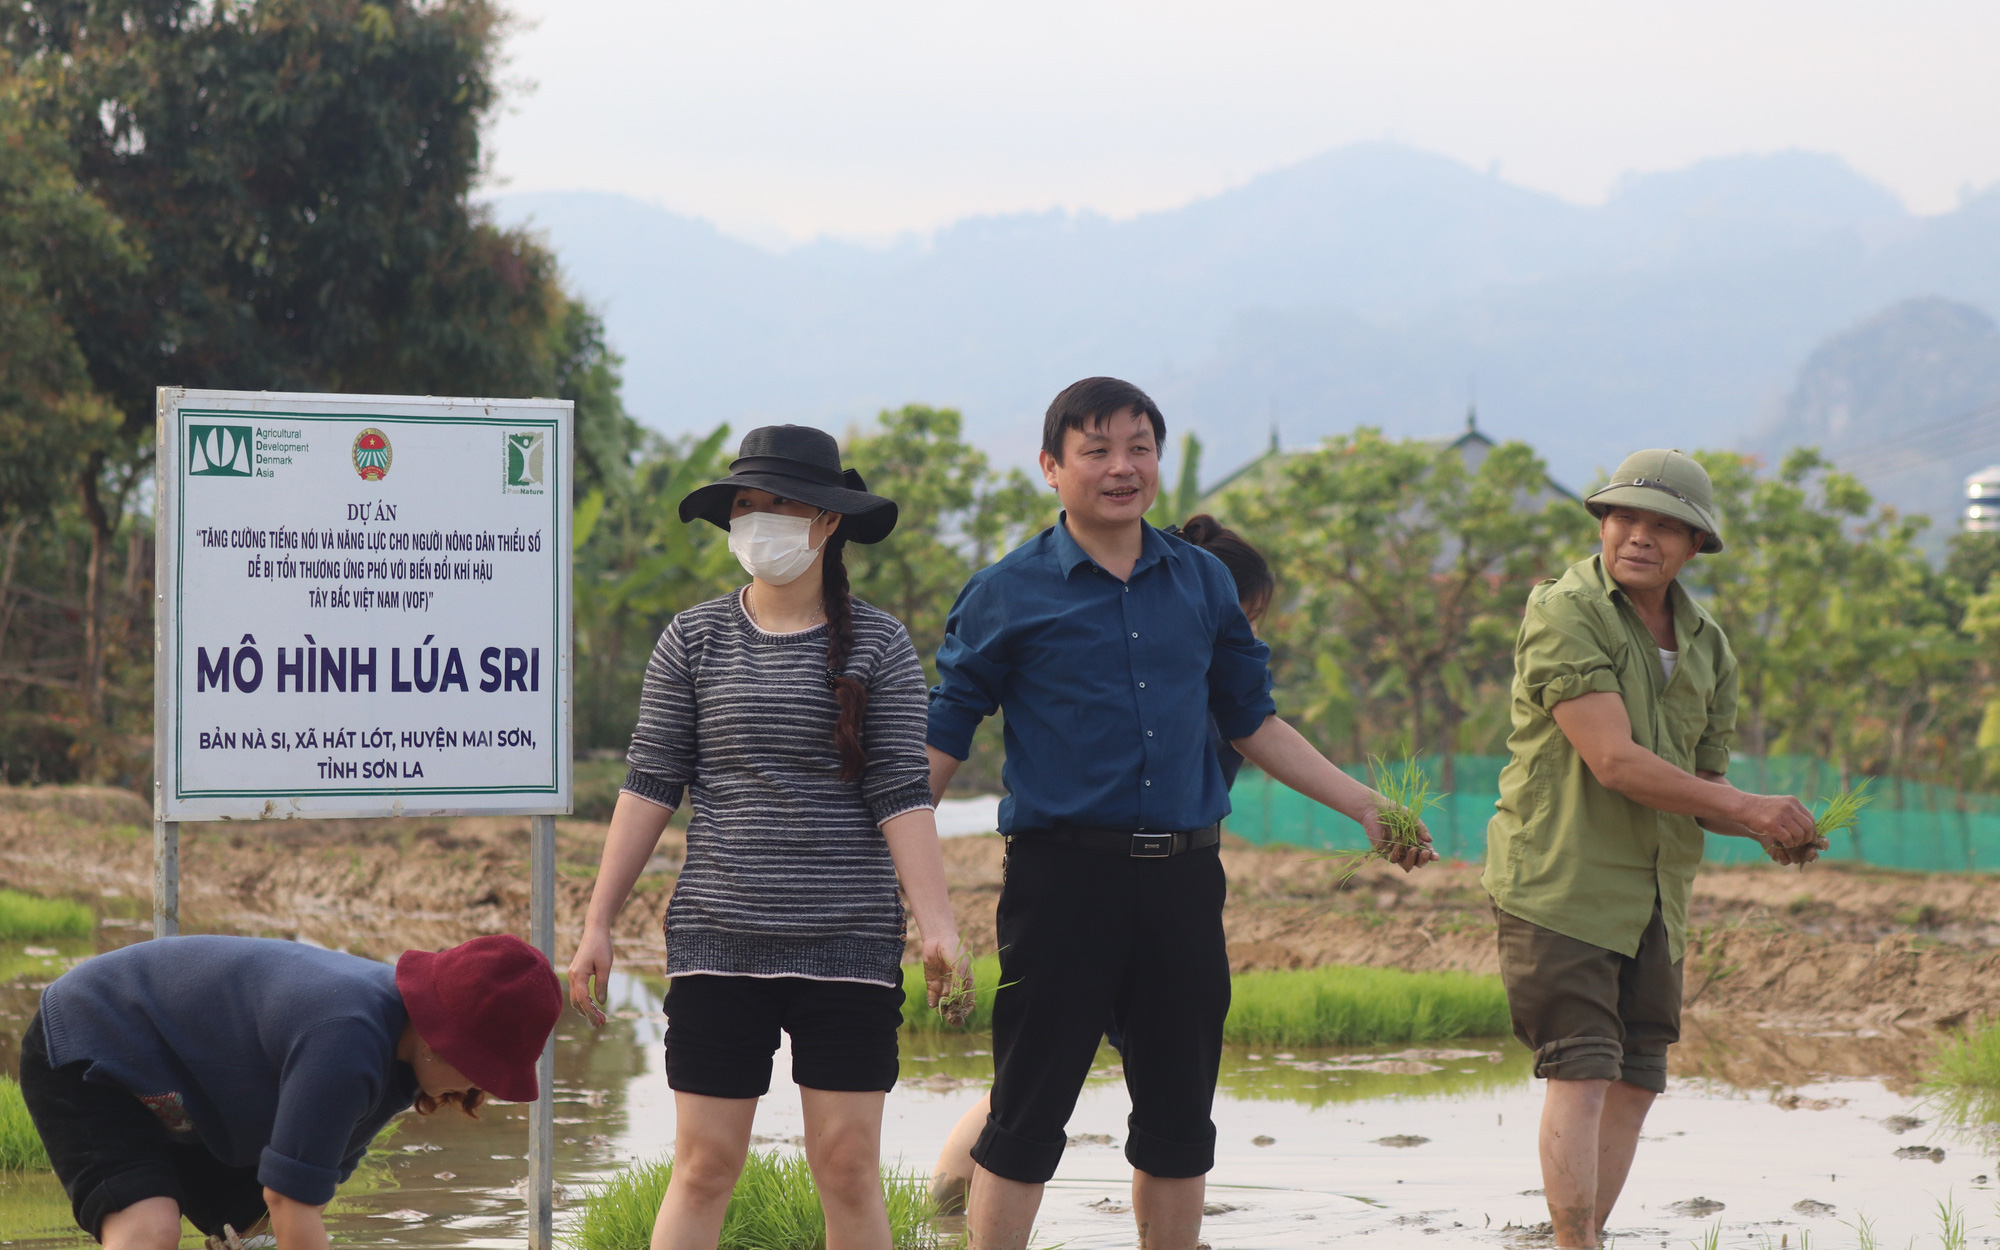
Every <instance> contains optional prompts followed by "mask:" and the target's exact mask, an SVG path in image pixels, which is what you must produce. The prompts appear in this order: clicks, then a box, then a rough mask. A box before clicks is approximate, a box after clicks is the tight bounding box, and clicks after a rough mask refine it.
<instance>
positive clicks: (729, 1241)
mask: <svg viewBox="0 0 2000 1250" xmlns="http://www.w3.org/2000/svg"><path fill="white" fill-rule="evenodd" d="M673 1174H674V1165H673V1161H672V1160H671V1159H663V1160H660V1161H657V1162H653V1163H639V1164H634V1165H633V1166H631V1167H629V1168H626V1169H625V1170H623V1171H621V1172H619V1173H618V1174H617V1175H616V1176H614V1177H612V1178H611V1179H610V1180H609V1181H606V1182H605V1183H604V1184H603V1185H601V1186H599V1187H598V1188H596V1189H595V1190H593V1191H592V1192H591V1193H590V1194H589V1196H588V1197H587V1198H586V1199H585V1206H584V1212H583V1219H582V1221H581V1222H579V1223H578V1224H577V1225H576V1228H575V1231H574V1232H572V1233H571V1234H570V1235H569V1239H568V1240H569V1244H570V1246H572V1247H573V1248H574V1250H647V1247H648V1246H650V1245H651V1244H652V1237H653V1220H654V1218H655V1217H657V1216H658V1215H659V1213H660V1202H661V1200H662V1199H664V1198H665V1197H666V1193H667V1182H668V1180H670V1179H671V1178H672V1176H673ZM882 1195H883V1197H884V1198H885V1199H886V1200H887V1203H888V1207H889V1232H890V1237H891V1240H892V1242H893V1244H894V1246H895V1250H938V1248H939V1247H941V1246H942V1245H943V1244H944V1243H943V1241H942V1239H941V1238H940V1236H939V1234H938V1232H937V1230H936V1229H935V1228H934V1227H933V1226H932V1223H931V1221H932V1219H933V1217H934V1216H935V1215H936V1210H935V1208H934V1207H933V1205H932V1203H931V1197H930V1182H929V1181H927V1180H924V1179H922V1178H920V1177H917V1176H914V1175H906V1174H904V1173H901V1172H891V1171H887V1170H885V1171H884V1172H883V1173H882ZM717 1250H826V1214H825V1212H823V1211H822V1210H821V1209H820V1205H819V1190H818V1189H817V1188H815V1187H814V1185H813V1179H812V1170H811V1169H810V1168H809V1167H807V1166H806V1161H805V1158H804V1156H802V1155H791V1156H785V1155H780V1154H778V1153H776V1152H775V1151H774V1152H769V1153H753V1154H751V1156H750V1158H749V1160H748V1161H747V1162H746V1163H745V1164H744V1167H743V1176H742V1178H741V1179H739V1180H738V1181H737V1182H736V1192H735V1193H734V1194H732V1195H731V1196H730V1199H729V1210H728V1211H727V1213H725V1214H724V1215H723V1217H722V1238H721V1240H720V1241H719V1242H718V1243H717Z"/></svg>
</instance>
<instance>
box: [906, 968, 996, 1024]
mask: <svg viewBox="0 0 2000 1250" xmlns="http://www.w3.org/2000/svg"><path fill="white" fill-rule="evenodd" d="M999 986H1000V957H999V956H998V955H981V956H980V957H979V958H977V959H975V960H973V961H972V988H971V989H970V990H969V991H966V990H962V989H961V990H958V991H957V993H958V994H960V995H963V997H955V998H952V999H948V1000H947V1001H945V1002H941V1003H940V1004H939V1005H938V1008H937V1009H933V1008H932V1007H930V1006H929V1005H928V1004H927V1003H926V1002H925V1001H924V998H925V987H924V968H923V965H922V964H904V965H903V1027H904V1028H905V1029H908V1030H911V1031H912V1032H916V1033H983V1032H986V1031H987V1030H989V1029H991V1028H992V1027H993V994H994V991H995V990H997V989H998V988H999ZM946 1009H949V1013H948V1012H947V1010H946ZM954 1016H955V1017H956V1018H954Z"/></svg>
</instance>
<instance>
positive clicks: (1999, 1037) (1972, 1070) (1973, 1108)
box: [1923, 1022, 2000, 1124]
mask: <svg viewBox="0 0 2000 1250" xmlns="http://www.w3.org/2000/svg"><path fill="white" fill-rule="evenodd" d="M1923 1087H1924V1091H1925V1092H1926V1093H1927V1094H1929V1095H1930V1097H1931V1100H1932V1101H1933V1102H1934V1103H1936V1104H1937V1105H1938V1107H1939V1108H1940V1109H1941V1110H1942V1111H1943V1113H1944V1114H1945V1115H1946V1116H1947V1117H1949V1118H1951V1119H1953V1120H1956V1121H1958V1122H1959V1123H1961V1124H1980V1123H1991V1122H1994V1121H2000V1024H1994V1023H1992V1022H1988V1023H1986V1024H1983V1025H1979V1026H1976V1027H1974V1028H1972V1029H1969V1030H1967V1031H1965V1032H1963V1033H1951V1034H1947V1035H1946V1036H1945V1037H1944V1039H1943V1040H1941V1041H1940V1042H1939V1043H1938V1044H1937V1049H1936V1050H1934V1051H1932V1052H1931V1063H1930V1070H1929V1071H1928V1072H1927V1073H1925V1075H1924V1082H1923Z"/></svg>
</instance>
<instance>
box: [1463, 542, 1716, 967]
mask: <svg viewBox="0 0 2000 1250" xmlns="http://www.w3.org/2000/svg"><path fill="white" fill-rule="evenodd" d="M1668 597H1669V602H1670V603H1671V604H1672V605H1673V614H1674V634H1675V638H1676V641H1677V643H1678V647H1677V649H1678V650H1679V652H1680V658H1679V660H1678V661H1677V663H1676V664H1675V666H1674V675H1673V679H1672V680H1668V679H1667V678H1666V676H1665V674H1664V673H1663V672H1662V670H1661V664H1660V655H1659V650H1658V648H1657V646H1656V645H1655V644H1654V642H1653V636H1652V634H1651V633H1650V632H1648V630H1647V629H1646V626H1645V623H1644V622H1643V621H1641V620H1640V619H1639V614H1638V611H1637V610H1636V609H1635V608H1634V607H1633V606H1632V602H1631V600H1630V599H1629V598H1627V597H1626V594H1625V592H1624V591H1623V590H1620V589H1619V587H1618V583H1617V582H1615V581H1613V580H1612V578H1611V575H1610V574H1609V573H1607V572H1606V571H1605V569H1604V560H1603V557H1602V556H1601V555H1597V556H1592V557H1591V558H1590V559H1588V560H1584V561H1581V562H1579V563H1577V564H1574V565H1571V566H1570V568H1569V570H1568V571H1567V572H1565V573H1564V574H1563V575H1562V577H1560V578H1558V579H1554V580H1551V581H1545V582H1543V583H1541V584H1540V585H1538V586H1536V587H1535V588H1534V590H1532V591H1530V592H1529V594H1528V609H1527V613H1526V616H1525V617H1524V618H1523V620H1522V622H1521V633H1520V637H1519V638H1518V639H1517V641H1516V642H1515V645H1514V691H1513V707H1512V718H1513V731H1512V732H1511V733H1510V734H1509V735H1508V738H1507V750H1508V753H1509V755H1510V757H1511V758H1509V759H1508V761H1507V764H1506V766H1505V767H1504V768H1502V769H1501V771H1500V801H1499V803H1498V804H1496V807H1497V810H1496V811H1495V812H1494V815H1493V819H1492V821H1491V822H1490V823H1489V824H1488V826H1487V830H1486V873H1485V876H1484V877H1483V879H1482V880H1483V882H1484V884H1485V886H1486V889H1487V891H1488V893H1490V894H1492V896H1493V901H1494V902H1495V903H1497V904H1498V905H1499V907H1500V910H1502V911H1504V912H1507V913H1509V914H1510V915H1514V916H1519V917H1520V918H1521V919H1523V920H1527V921H1531V922H1533V923H1535V924H1538V925H1541V926H1542V927H1543V928H1545V929H1553V930H1555V931H1556V932H1557V933H1562V934H1566V935H1567V936H1569V937H1573V938H1576V939H1577V940H1579V941H1583V942H1589V943H1590V944H1591V945H1593V946H1601V947H1604V948H1606V949H1608V950H1615V951H1618V952H1619V953H1621V954H1624V955H1626V956H1632V955H1636V954H1637V953H1638V950H1639V935H1640V934H1641V933H1642V932H1644V931H1645V928H1646V925H1647V923H1648V922H1649V921H1650V920H1651V918H1652V913H1653V900H1654V898H1655V897H1656V896H1657V897H1658V899H1659V901H1660V911H1661V914H1662V916H1663V917H1664V919H1665V920H1666V925H1667V935H1668V945H1669V951H1670V954H1671V956H1672V958H1674V959H1679V958H1680V957H1681V953H1682V950H1683V949H1684V946H1685V941H1686V930H1687V908H1688V896H1689V895H1690V894H1691V893H1692V892H1693V889H1694V873H1695V867H1696V865H1698V864H1699V863H1700V862H1701V852H1702V837H1703V834H1702V830H1701V827H1700V826H1699V825H1697V824H1696V823H1695V821H1694V818H1693V817H1692V816H1676V815H1671V814H1669V813H1666V812H1659V811H1655V810H1653V809H1652V808H1649V807H1645V806H1642V805H1640V804H1638V803H1635V802H1633V801H1632V800H1631V799H1628V798H1626V797H1625V796H1624V795H1622V794H1618V793H1615V792H1614V791H1611V790H1607V789H1605V788H1604V787H1603V786H1602V785H1599V784H1598V781H1597V778H1596V777H1595V776H1593V775H1592V774H1591V771H1590V769H1589V767H1588V766H1587V765H1585V763H1584V762H1583V758H1582V757H1581V756H1579V755H1578V754H1577V752H1576V748H1575V747H1573V746H1571V745H1570V742H1569V739H1568V738H1567V737H1565V736H1564V735H1563V731H1562V730H1561V728H1559V727H1558V726H1557V725H1556V722H1555V718H1554V716H1552V715H1551V714H1550V712H1551V709H1553V708H1554V707H1555V706H1556V705H1557V704H1558V703H1561V702H1563V701H1564V700H1566V699H1574V698H1577V697H1578V696H1580V695H1586V694H1592V693H1595V692H1597V691H1600V690H1602V691H1610V692H1614V693H1616V694H1618V695H1619V696H1620V697H1621V698H1623V699H1624V700H1625V711H1626V714H1627V715H1628V716H1630V717H1631V720H1632V738H1633V740H1634V741H1635V742H1637V743H1638V744H1639V745H1640V746H1642V747H1644V748H1645V749H1647V750H1649V751H1652V752H1654V753H1655V754H1657V755H1658V756H1659V757H1660V758H1662V759H1664V760H1666V761H1667V762H1668V763H1669V764H1675V765H1678V766H1679V767H1681V768H1685V769H1688V770H1690V771H1705V772H1713V773H1721V772H1726V771H1727V770H1728V768H1729V750H1730V747H1731V746H1732V745H1733V743H1734V741H1735V736H1736V656H1735V654H1734V653H1733V652H1731V651H1730V649H1729V640H1728V639H1727V638H1725V637H1724V636H1723V633H1722V627H1721V626H1719V625H1717V624H1716V623H1715V619H1714V618H1713V617H1711V616H1709V614H1708V613H1707V612H1706V611H1704V610H1703V609H1702V607H1701V605H1699V604H1697V603H1695V602H1694V600H1692V599H1690V598H1689V597H1688V595H1687V592H1686V591H1685V590H1683V589H1682V588H1681V586H1680V584H1679V583H1678V582H1676V583H1675V584H1674V585H1673V587H1672V588H1671V589H1670V590H1669V591H1668Z"/></svg>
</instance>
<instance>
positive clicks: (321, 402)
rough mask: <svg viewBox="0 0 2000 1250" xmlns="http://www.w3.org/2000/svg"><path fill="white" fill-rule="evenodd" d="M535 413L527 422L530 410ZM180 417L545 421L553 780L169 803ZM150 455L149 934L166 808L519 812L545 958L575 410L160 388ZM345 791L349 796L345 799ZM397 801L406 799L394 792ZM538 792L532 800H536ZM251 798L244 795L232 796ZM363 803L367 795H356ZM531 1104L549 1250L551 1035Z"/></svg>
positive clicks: (559, 798) (558, 793)
mask: <svg viewBox="0 0 2000 1250" xmlns="http://www.w3.org/2000/svg"><path fill="white" fill-rule="evenodd" d="M531 413H532V414H536V415H534V416H530V415H529V414H531ZM184 415H188V416H191V415H214V416H218V417H223V416H227V417H236V418H239V419H240V418H253V419H254V418H256V417H259V416H263V417H266V418H270V419H286V420H315V419H318V420H325V419H347V420H352V419H354V418H361V417H365V418H367V419H370V420H381V421H383V422H385V423H395V422H410V421H431V422H438V421H449V422H462V423H465V424H469V425H486V426H492V427H500V426H504V425H534V424H542V423H546V424H548V425H549V427H550V429H551V431H552V432H554V433H556V434H557V436H558V437H557V440H556V442H557V447H558V454H557V460H556V473H555V478H556V481H555V482H554V483H552V484H551V488H550V489H549V491H548V494H549V495H550V506H551V522H550V534H549V540H548V543H549V547H548V550H549V552H550V558H551V560H552V562H553V564H554V566H555V574H556V578H557V583H556V586H555V588H554V590H555V613H556V620H555V621H554V625H555V635H556V637H557V639H558V640H559V641H558V643H557V648H556V649H557V652H558V654H557V655H555V656H553V657H551V660H552V663H551V669H552V671H551V674H550V677H551V681H550V687H551V697H552V698H553V699H554V700H555V708H554V713H555V715H554V722H553V723H554V724H555V725H556V726H558V735H559V736H558V740H557V741H556V742H554V743H552V745H551V750H552V754H553V756H554V765H555V773H554V776H553V777H552V778H551V784H548V785H541V784H539V782H537V783H535V784H531V785H522V784H514V785H511V786H507V787H502V788H501V789H502V790H504V791H505V792H507V793H510V794H518V795H519V796H520V800H521V801H519V802H503V803H502V804H500V805H496V806H485V805H480V806H476V807H470V808H468V807H463V806H458V805H454V804H453V803H452V802H451V801H450V800H451V799H452V798H453V797H454V793H456V795H457V797H464V794H465V791H463V790H462V789H461V790H460V791H456V792H451V791H446V792H439V791H431V792H429V794H428V796H426V795H423V794H418V795H415V796H414V797H417V798H418V802H416V803H408V802H404V801H401V799H400V798H399V799H397V800H395V801H392V802H389V803H382V802H376V803H373V804H367V803H354V804H349V805H347V806H344V807H343V806H341V805H340V804H339V803H338V802H335V803H333V804H325V803H318V804H307V803H303V802H301V801H299V800H298V796H291V800H292V801H289V802H281V801H276V799H277V797H282V796H269V797H267V801H266V802H265V803H264V804H263V806H262V807H261V808H260V809H259V810H257V811H256V812H255V813H254V814H245V813H241V812H234V813H232V812H226V811H222V810H215V809H220V808H222V807H227V806H229V804H226V803H224V804H217V805H214V808H215V809H212V810H200V809H199V805H197V808H196V810H193V811H190V810H189V805H188V804H187V803H185V802H180V801H176V802H173V803H170V801H169V798H168V795H167V793H166V789H165V787H166V786H167V784H168V779H169V778H170V777H171V776H172V775H173V774H172V772H171V771H170V770H172V769H173V768H174V767H176V766H177V763H178V747H179V743H178V742H177V741H176V740H175V739H176V737H177V735H176V734H175V733H174V732H172V727H173V726H175V724H176V721H175V716H176V715H177V713H178V710H179V709H178V708H177V707H176V706H174V697H175V694H176V689H175V682H174V680H173V674H172V672H171V671H170V666H171V665H174V664H177V663H178V661H179V656H180V637H179V629H180V620H179V617H178V609H179V597H178V595H179V590H180V585H181V580H180V577H179V572H180V563H179V561H180V556H181V549H180V545H179V540H180V526H181V523H182V520H183V513H182V499H181V476H182V474H181V469H182V466H183V463H184V457H185V455H186V447H187V441H186V438H185V437H184V432H185V431H184V428H183V427H184V426H185V424H186V422H185V420H184V419H183V418H184ZM155 435H156V455H157V458H156V460H155V478H154V480H155V483H156V486H157V494H156V504H155V508H154V582H153V590H154V602H153V606H154V613H153V631H154V632H153V646H154V652H153V659H154V670H153V671H154V679H153V698H154V703H153V712H154V719H153V725H154V774H153V777H154V780H153V812H154V820H153V936H154V937H171V936H174V935H176V934H178V933H179V932H180V820H168V819H166V817H167V815H168V814H169V810H170V807H171V808H172V809H173V810H174V814H175V815H177V816H179V817H180V818H181V819H195V820H221V819H231V818H235V819H285V818H298V819H349V818H372V817H383V816H405V815H407V816H416V815H423V816H437V815H465V814H478V815H525V816H528V817H529V818H530V820H529V830H530V838H529V841H530V876H531V878H532V895H531V898H532V901H531V904H530V916H529V929H530V940H531V942H532V944H533V945H534V946H535V948H536V949H537V950H539V951H541V952H542V954H543V956H544V957H546V958H548V959H549V960H550V963H551V966H553V964H554V960H555V817H556V816H558V815H567V814H568V813H569V811H570V810H571V795H572V784H573V776H572V773H573V768H574V756H575V751H574V737H573V731H574V708H573V705H572V690H571V683H572V676H573V670H574V663H573V660H574V655H575V642H574V635H573V629H572V621H571V604H572V602H573V599H572V594H571V590H572V586H571V579H572V572H573V569H572V566H573V561H572V559H571V553H570V542H571V518H572V514H573V503H574V501H573V497H572V490H573V482H574V479H573V474H572V460H571V457H572V454H573V447H574V437H575V417H574V405H572V404H571V403H570V402H569V401H566V400H550V399H541V400H521V399H453V398H436V397H428V396H424V397H418V396H393V395H334V394H293V393H286V392H239V391H203V390H191V389H188V388H185V387H161V388H159V392H158V420H157V423H156V428H155ZM349 793H351V791H350V792H349ZM398 793H402V794H407V793H409V792H407V791H402V792H398ZM544 795H545V796H546V798H545V800H544V801H542V802H539V803H538V802H535V801H534V800H535V798H536V797H539V796H544ZM233 797H249V796H233ZM360 797H366V796H360ZM536 1070H537V1074H538V1084H539V1087H540V1097H538V1098H537V1099H536V1101H535V1103H534V1104H533V1106H532V1107H530V1109H529V1116H528V1245H529V1246H530V1248H531V1250H552V1247H553V1245H554V1224H555V1203H554V1189H555V1166H554V1165H555V1037H554V1034H553V1033H551V1035H550V1037H549V1040H548V1042H547V1043H546V1044H545V1045H544V1046H543V1048H542V1054H541V1059H540V1061H539V1062H538V1064H537V1069H536Z"/></svg>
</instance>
